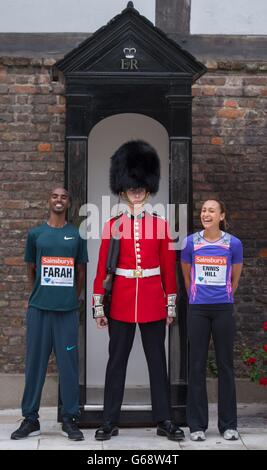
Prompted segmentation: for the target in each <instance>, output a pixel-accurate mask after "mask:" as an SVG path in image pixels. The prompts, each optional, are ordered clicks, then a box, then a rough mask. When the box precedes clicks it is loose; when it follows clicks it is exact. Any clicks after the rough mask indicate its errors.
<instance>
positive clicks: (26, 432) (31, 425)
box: [10, 418, 41, 440]
mask: <svg viewBox="0 0 267 470" xmlns="http://www.w3.org/2000/svg"><path fill="white" fill-rule="evenodd" d="M39 434H41V431H40V423H39V421H38V419H37V420H36V421H29V420H28V419H27V418H26V419H24V420H23V421H22V423H21V425H20V427H19V428H18V429H16V431H14V432H12V434H11V436H10V438H11V439H15V440H17V439H25V438H26V437H30V436H39Z"/></svg>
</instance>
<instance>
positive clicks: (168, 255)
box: [93, 211, 177, 323]
mask: <svg viewBox="0 0 267 470" xmlns="http://www.w3.org/2000/svg"><path fill="white" fill-rule="evenodd" d="M116 220H118V219H116V218H112V219H110V220H109V221H108V222H106V224H105V227H104V230H103V234H102V241H101V246H100V251H99V259H98V266H97V273H96V278H95V281H94V290H93V292H94V294H104V292H105V290H104V288H103V281H104V279H105V278H106V260H107V256H108V249H109V243H110V233H111V230H112V227H113V226H114V223H115V222H116ZM113 228H114V227H113ZM119 231H120V232H122V236H121V239H120V254H119V258H118V264H117V267H118V268H123V269H138V267H139V268H141V269H151V268H157V267H160V275H154V276H150V277H144V278H127V277H124V276H120V275H115V278H114V282H113V286H112V300H111V309H110V317H111V318H113V319H115V320H120V321H124V322H129V323H146V322H152V321H158V320H162V319H164V318H166V317H167V309H166V305H167V295H169V294H176V293H177V284H176V254H175V250H173V249H171V247H172V245H173V244H172V242H171V239H170V237H169V234H168V224H167V222H166V220H165V219H162V218H161V217H159V216H157V215H155V214H150V213H148V212H146V211H145V212H143V213H142V214H140V215H139V216H138V217H135V218H134V217H133V216H131V215H130V214H129V213H128V212H126V213H124V214H123V215H122V216H121V217H120V228H119Z"/></svg>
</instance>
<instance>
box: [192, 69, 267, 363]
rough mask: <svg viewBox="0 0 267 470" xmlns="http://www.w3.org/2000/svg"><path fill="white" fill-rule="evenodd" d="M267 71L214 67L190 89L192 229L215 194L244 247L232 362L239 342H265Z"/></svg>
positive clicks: (238, 347) (240, 344) (254, 344)
mask: <svg viewBox="0 0 267 470" xmlns="http://www.w3.org/2000/svg"><path fill="white" fill-rule="evenodd" d="M251 70H253V72H251ZM266 71H267V68H266V64H265V65H264V64H243V65H242V64H231V63H224V64H222V65H221V66H220V64H218V65H217V66H214V70H213V71H212V70H210V71H209V73H208V74H207V75H205V76H204V77H202V78H201V79H200V80H199V81H198V83H197V84H196V85H194V87H193V94H194V96H195V98H194V100H193V197H194V207H195V220H194V224H195V227H199V219H198V214H199V210H200V207H201V202H202V201H204V200H205V199H207V198H209V197H216V196H217V197H219V198H221V199H222V200H223V201H225V203H226V205H227V208H228V212H229V217H228V221H229V223H230V229H229V231H230V232H232V233H233V234H235V235H236V236H238V237H239V238H240V239H241V240H242V242H243V244H244V254H245V262H244V271H243V274H242V278H241V282H240V287H239V289H238V292H237V294H236V319H237V339H238V341H237V343H236V350H237V351H236V353H237V354H236V357H237V358H238V355H239V356H240V353H239V352H240V351H242V350H243V349H244V347H245V345H251V346H256V345H257V343H258V341H260V340H262V339H263V338H261V335H262V329H261V326H262V322H263V321H264V320H266V319H267V288H266V279H267V269H266V268H267V254H266V239H267V235H266V234H267V210H266V209H267V118H266V108H267V73H266ZM264 247H265V248H264ZM237 362H238V365H239V371H240V372H241V371H242V364H241V363H240V361H237Z"/></svg>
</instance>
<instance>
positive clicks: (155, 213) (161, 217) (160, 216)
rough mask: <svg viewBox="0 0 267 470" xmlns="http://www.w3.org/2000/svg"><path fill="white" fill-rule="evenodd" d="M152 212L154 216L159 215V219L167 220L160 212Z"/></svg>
mask: <svg viewBox="0 0 267 470" xmlns="http://www.w3.org/2000/svg"><path fill="white" fill-rule="evenodd" d="M150 214H151V215H153V216H154V217H158V218H159V219H162V220H166V219H165V217H163V216H162V215H160V214H158V213H157V212H151V213H150Z"/></svg>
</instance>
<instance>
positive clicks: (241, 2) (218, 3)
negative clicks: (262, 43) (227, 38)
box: [190, 0, 267, 35]
mask: <svg viewBox="0 0 267 470" xmlns="http://www.w3.org/2000/svg"><path fill="white" fill-rule="evenodd" d="M190 32H191V34H247V35H251V34H258V35H260V34H267V1H266V0H191V21H190Z"/></svg>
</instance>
